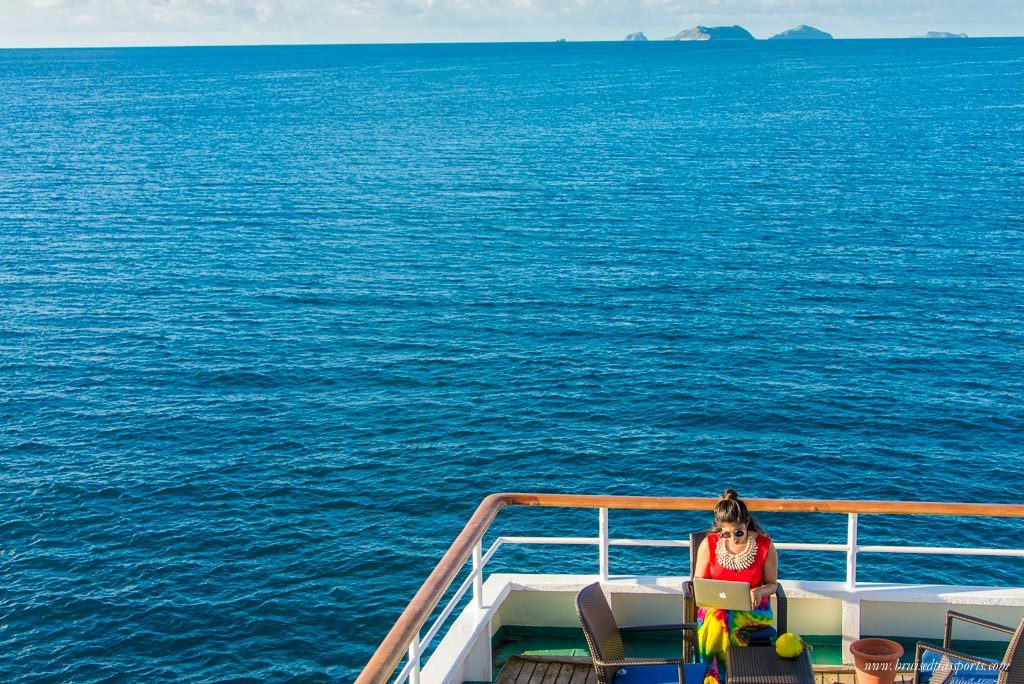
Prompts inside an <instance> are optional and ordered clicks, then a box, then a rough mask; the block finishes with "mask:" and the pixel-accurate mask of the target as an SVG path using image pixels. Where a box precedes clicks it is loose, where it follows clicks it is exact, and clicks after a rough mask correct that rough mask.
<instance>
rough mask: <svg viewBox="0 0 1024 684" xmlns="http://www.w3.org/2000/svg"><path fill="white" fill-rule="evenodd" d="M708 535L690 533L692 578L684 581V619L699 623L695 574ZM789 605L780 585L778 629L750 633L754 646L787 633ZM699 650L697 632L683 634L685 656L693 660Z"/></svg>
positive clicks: (776, 605)
mask: <svg viewBox="0 0 1024 684" xmlns="http://www.w3.org/2000/svg"><path fill="white" fill-rule="evenodd" d="M706 536H708V533H707V531H701V532H691V533H690V579H688V580H686V581H685V582H683V619H684V620H686V621H687V622H688V623H693V624H696V623H697V602H696V601H695V600H694V596H693V575H694V570H695V569H696V567H697V549H698V548H699V547H700V543H701V542H702V541H704V538H705V537H706ZM786 613H787V605H786V592H785V591H784V590H783V589H782V585H781V584H779V585H778V589H777V590H776V591H775V624H776V626H777V631H776V629H772V628H771V627H767V628H765V629H760V630H758V631H756V632H753V633H752V634H751V635H750V643H751V645H752V646H758V645H762V646H770V645H771V644H772V642H773V640H774V639H775V637H776V636H777V635H778V634H785V633H786V632H787V631H789V630H788V629H787V614H786ZM696 650H697V636H696V632H689V633H686V634H684V635H683V657H684V658H686V659H687V660H692V659H693V656H694V653H696Z"/></svg>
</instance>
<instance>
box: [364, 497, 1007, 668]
mask: <svg viewBox="0 0 1024 684" xmlns="http://www.w3.org/2000/svg"><path fill="white" fill-rule="evenodd" d="M744 502H746V504H747V507H748V508H749V509H750V510H751V511H755V512H786V513H845V514H878V515H950V516H964V517H972V516H993V517H1006V518H1024V505H1016V504H974V503H943V502H932V501H844V500H824V499H822V500H819V499H744ZM716 503H718V499H708V498H695V497H658V496H611V495H608V496H605V495H593V494H540V493H510V492H505V493H498V494H491V495H490V496H487V497H486V498H484V500H483V501H482V502H480V505H479V506H478V507H477V509H476V511H475V512H474V513H473V515H472V517H470V519H469V521H468V522H467V523H466V525H465V527H463V528H462V531H461V532H460V533H459V535H458V536H457V537H456V538H455V541H454V542H452V545H451V546H450V547H448V551H446V552H445V554H444V556H442V557H441V560H440V561H439V562H438V564H437V566H436V567H435V568H434V570H433V571H432V572H431V573H430V575H429V576H428V577H427V579H426V581H425V582H424V583H423V586H421V587H420V588H419V591H417V592H416V594H415V595H414V596H413V598H412V600H411V601H409V605H408V606H406V608H405V610H404V611H402V614H401V615H400V616H399V618H398V620H397V621H396V622H395V624H394V626H392V628H391V630H390V631H389V632H388V634H387V636H385V637H384V640H383V641H382V642H381V644H380V646H378V647H377V650H376V652H374V654H373V656H372V657H371V658H370V660H369V661H368V662H367V663H366V666H365V667H364V668H363V671H362V672H361V673H360V674H359V677H358V678H357V679H356V684H385V683H386V682H387V681H388V678H389V677H390V676H391V674H392V673H393V672H394V671H395V668H397V667H398V664H399V663H400V662H401V660H402V658H403V657H404V656H405V654H406V652H407V650H408V648H409V646H410V644H411V642H412V641H413V639H417V638H418V634H419V631H420V629H421V628H422V627H423V625H424V624H425V623H426V621H427V619H429V617H430V615H431V613H432V612H433V610H434V608H436V607H437V604H438V603H439V602H440V601H441V598H442V597H443V596H444V593H445V592H446V591H447V590H448V587H450V586H451V584H452V582H453V581H454V580H455V578H456V576H457V575H458V573H459V571H460V570H461V569H462V567H463V565H464V564H465V562H466V560H467V559H468V558H469V557H470V555H471V554H472V553H473V549H474V547H475V546H476V545H477V544H478V543H479V542H480V541H481V540H482V539H483V536H484V534H485V533H486V532H487V530H488V529H489V528H490V526H491V523H492V522H494V519H495V517H497V515H498V513H499V512H500V511H501V509H503V508H505V507H506V506H544V507H553V508H617V509H637V510H659V511H698V510H703V511H710V510H711V509H713V508H714V506H715V504H716Z"/></svg>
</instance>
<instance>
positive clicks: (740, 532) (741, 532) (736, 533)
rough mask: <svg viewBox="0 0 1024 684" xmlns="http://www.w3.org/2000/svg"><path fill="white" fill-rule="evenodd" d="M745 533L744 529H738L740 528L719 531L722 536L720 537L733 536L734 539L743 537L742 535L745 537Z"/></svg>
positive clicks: (730, 537) (727, 537)
mask: <svg viewBox="0 0 1024 684" xmlns="http://www.w3.org/2000/svg"><path fill="white" fill-rule="evenodd" d="M746 534H747V531H746V530H742V529H740V530H733V531H732V532H722V533H721V537H722V539H732V538H733V537H735V538H736V539H743V537H745V536H746Z"/></svg>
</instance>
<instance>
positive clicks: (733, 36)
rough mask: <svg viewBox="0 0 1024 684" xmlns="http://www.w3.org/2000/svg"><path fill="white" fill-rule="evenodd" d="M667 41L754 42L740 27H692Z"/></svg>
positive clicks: (752, 37)
mask: <svg viewBox="0 0 1024 684" xmlns="http://www.w3.org/2000/svg"><path fill="white" fill-rule="evenodd" d="M667 40H754V36H752V35H750V32H749V31H747V29H745V28H743V27H742V26H694V27H693V28H691V29H686V30H685V31H681V32H679V33H677V34H676V35H674V36H672V37H670V38H668V39H667Z"/></svg>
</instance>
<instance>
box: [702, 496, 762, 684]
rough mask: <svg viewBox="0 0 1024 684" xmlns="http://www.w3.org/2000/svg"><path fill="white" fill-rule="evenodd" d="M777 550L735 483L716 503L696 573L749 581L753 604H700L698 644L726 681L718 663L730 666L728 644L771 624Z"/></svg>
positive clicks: (738, 642)
mask: <svg viewBox="0 0 1024 684" xmlns="http://www.w3.org/2000/svg"><path fill="white" fill-rule="evenodd" d="M778 572H779V555H778V552H777V551H776V550H775V545H774V544H773V543H772V540H771V539H770V538H769V537H768V535H767V534H765V532H764V530H763V529H761V526H760V525H758V523H757V520H755V519H754V518H753V517H752V516H751V515H750V513H749V512H748V511H747V505H746V504H745V503H743V501H742V500H741V499H740V498H739V496H738V495H737V494H736V490H735V489H731V488H730V489H727V490H725V494H723V495H722V499H721V500H720V501H719V502H718V504H716V505H715V523H714V525H713V526H712V528H711V530H710V531H709V532H708V535H707V537H705V538H704V541H702V542H701V543H700V546H699V547H698V549H697V564H696V567H695V568H694V577H703V578H707V579H716V580H731V581H733V582H746V583H748V584H749V585H750V603H751V605H752V606H753V610H750V611H740V610H723V609H721V608H700V607H698V610H697V648H698V651H699V652H700V657H701V660H702V661H703V662H705V663H707V665H708V673H709V674H712V675H714V676H715V677H716V678H718V679H719V680H720V681H725V674H724V672H720V671H719V669H718V665H719V663H721V665H723V666H725V667H728V663H727V660H726V656H727V654H728V652H729V645H730V644H732V645H737V646H746V645H747V644H748V643H749V642H750V633H751V632H755V631H757V630H760V629H764V628H766V627H771V626H772V618H773V615H772V606H771V602H770V601H769V600H768V597H769V596H771V595H772V594H774V593H775V591H776V589H777V588H778V585H777V584H776V581H777V579H778Z"/></svg>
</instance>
